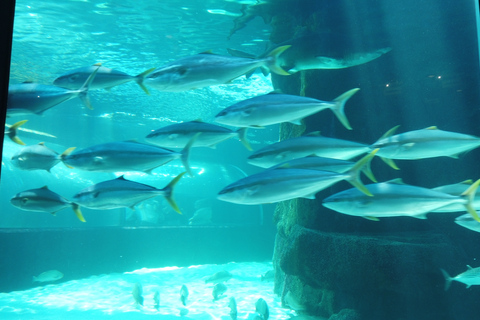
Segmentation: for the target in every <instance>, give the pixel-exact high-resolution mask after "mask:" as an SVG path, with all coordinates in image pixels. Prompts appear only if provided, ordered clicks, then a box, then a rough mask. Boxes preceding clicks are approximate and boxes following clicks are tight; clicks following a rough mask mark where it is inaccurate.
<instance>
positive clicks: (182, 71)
mask: <svg viewBox="0 0 480 320" xmlns="http://www.w3.org/2000/svg"><path fill="white" fill-rule="evenodd" d="M187 71H188V70H187V68H183V67H180V68H178V69H177V73H178V74H179V75H181V76H183V75H185V74H186V73H187Z"/></svg>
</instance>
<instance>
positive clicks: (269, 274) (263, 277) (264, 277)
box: [260, 269, 275, 281]
mask: <svg viewBox="0 0 480 320" xmlns="http://www.w3.org/2000/svg"><path fill="white" fill-rule="evenodd" d="M274 278H275V270H273V269H271V270H268V271H267V272H265V273H264V274H262V275H261V276H260V280H261V281H271V280H273V279H274Z"/></svg>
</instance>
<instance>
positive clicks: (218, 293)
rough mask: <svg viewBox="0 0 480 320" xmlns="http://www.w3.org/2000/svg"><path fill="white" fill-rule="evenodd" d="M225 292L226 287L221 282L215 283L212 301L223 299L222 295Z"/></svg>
mask: <svg viewBox="0 0 480 320" xmlns="http://www.w3.org/2000/svg"><path fill="white" fill-rule="evenodd" d="M226 291H227V286H226V285H225V284H223V282H220V283H216V284H215V286H214V287H213V290H212V296H213V300H214V301H216V300H218V299H221V298H223V294H224V293H225V292H226Z"/></svg>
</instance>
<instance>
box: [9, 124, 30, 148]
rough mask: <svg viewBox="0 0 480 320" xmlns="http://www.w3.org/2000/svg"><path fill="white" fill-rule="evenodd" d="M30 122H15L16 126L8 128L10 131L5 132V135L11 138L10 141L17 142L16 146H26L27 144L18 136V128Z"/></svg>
mask: <svg viewBox="0 0 480 320" xmlns="http://www.w3.org/2000/svg"><path fill="white" fill-rule="evenodd" d="M27 121H28V120H21V121H18V122H15V123H14V124H12V125H11V126H9V127H8V129H7V130H6V131H5V135H6V136H7V137H9V138H10V140H12V141H13V142H15V143H16V144H19V145H21V146H24V145H25V142H23V141H22V140H21V139H20V138H19V137H18V136H17V130H18V128H19V127H20V126H21V125H23V124H25V123H26V122H27ZM5 126H8V125H7V124H5Z"/></svg>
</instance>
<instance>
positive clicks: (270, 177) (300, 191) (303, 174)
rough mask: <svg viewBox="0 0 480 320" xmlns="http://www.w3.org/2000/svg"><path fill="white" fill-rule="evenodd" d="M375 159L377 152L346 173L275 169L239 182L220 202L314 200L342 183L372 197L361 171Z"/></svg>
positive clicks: (361, 160) (224, 190) (221, 195)
mask: <svg viewBox="0 0 480 320" xmlns="http://www.w3.org/2000/svg"><path fill="white" fill-rule="evenodd" d="M374 156H375V151H373V152H371V153H370V154H368V155H366V156H365V157H363V158H362V159H360V160H359V161H358V162H357V163H356V164H355V165H354V166H353V167H352V169H350V170H349V171H348V172H346V173H337V172H331V171H320V170H308V169H290V168H288V166H286V167H285V168H276V169H273V170H265V171H263V172H260V173H256V174H253V175H251V176H248V177H246V178H243V179H240V180H238V181H236V182H234V183H232V184H230V185H228V186H226V187H225V188H224V189H222V190H221V191H220V192H219V193H218V196H217V199H219V200H222V201H227V202H232V203H237V204H244V205H256V204H265V203H275V202H280V201H285V200H290V199H295V198H307V199H314V198H315V194H316V193H318V192H320V191H321V190H323V189H325V188H327V187H329V186H331V185H333V184H335V183H337V182H339V181H342V180H346V181H348V182H349V183H350V184H352V185H353V186H354V187H356V188H358V189H359V190H360V191H361V192H363V193H364V194H366V195H367V196H371V195H372V194H371V193H370V191H368V190H367V189H366V187H365V186H364V185H363V183H362V181H361V180H360V170H361V168H362V167H363V166H366V165H367V163H368V162H370V161H371V160H372V158H373V157H374Z"/></svg>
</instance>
